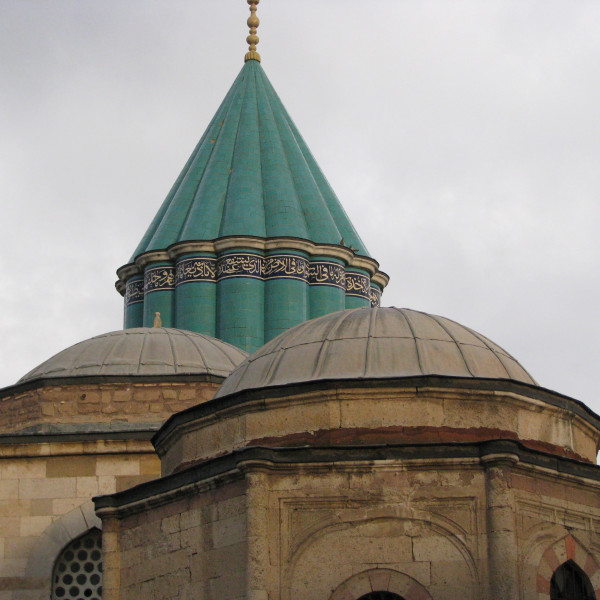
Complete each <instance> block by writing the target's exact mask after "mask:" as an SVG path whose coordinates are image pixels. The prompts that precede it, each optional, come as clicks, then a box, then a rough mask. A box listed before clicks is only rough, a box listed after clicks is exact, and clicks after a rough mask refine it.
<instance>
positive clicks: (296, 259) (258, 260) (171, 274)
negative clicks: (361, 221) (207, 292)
mask: <svg viewBox="0 0 600 600" xmlns="http://www.w3.org/2000/svg"><path fill="white" fill-rule="evenodd" d="M232 277H250V278H254V279H261V280H267V281H268V280H270V279H279V278H284V279H296V280H299V281H304V282H306V283H308V284H310V285H328V286H333V287H337V288H340V289H343V290H344V291H345V293H346V294H347V295H349V296H356V297H359V298H365V299H368V300H369V301H370V303H371V306H379V302H380V298H381V291H380V290H378V289H377V288H374V287H371V282H370V279H369V277H368V275H365V274H363V273H356V272H346V270H345V269H344V267H343V265H341V264H339V263H336V262H332V261H326V260H315V261H309V260H308V259H307V258H305V257H304V256H298V255H294V254H274V255H270V256H267V257H264V256H262V255H261V254H257V253H253V252H237V253H232V254H226V255H224V256H221V257H219V258H213V257H194V258H184V259H182V260H179V261H178V262H177V265H176V267H173V266H169V265H161V266H156V267H149V268H147V269H146V271H145V273H144V279H143V281H142V279H132V280H129V281H128V282H127V285H126V292H125V304H126V306H130V305H132V304H136V303H139V302H143V300H144V294H151V293H152V292H158V291H163V290H173V289H175V287H177V286H180V285H183V284H186V283H193V282H208V283H217V282H219V281H221V280H224V279H229V278H232Z"/></svg>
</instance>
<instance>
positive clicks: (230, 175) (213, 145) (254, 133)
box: [131, 60, 369, 262]
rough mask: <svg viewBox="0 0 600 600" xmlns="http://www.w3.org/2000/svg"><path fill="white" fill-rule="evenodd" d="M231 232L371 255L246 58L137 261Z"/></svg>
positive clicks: (138, 251)
mask: <svg viewBox="0 0 600 600" xmlns="http://www.w3.org/2000/svg"><path fill="white" fill-rule="evenodd" d="M224 236H256V237H260V238H265V237H268V238H271V237H280V236H291V237H297V238H304V239H309V240H311V241H312V242H315V243H318V244H341V245H346V246H348V247H352V248H353V249H354V250H355V251H356V252H357V253H358V254H361V255H363V256H368V255H369V254H368V252H367V249H366V248H365V245H364V244H363V242H362V240H361V239H360V237H359V235H358V233H357V232H356V230H355V229H354V227H353V225H352V223H351V222H350V220H349V219H348V216H347V215H346V213H345V211H344V209H343V208H342V205H341V204H340V202H339V200H338V198H337V196H336V195H335V193H334V191H333V189H332V188H331V186H330V185H329V183H328V182H327V179H326V178H325V175H324V174H323V172H322V171H321V169H320V168H319V166H318V164H317V162H316V161H315V159H314V157H313V156H312V154H311V152H310V150H309V149H308V146H307V145H306V143H305V142H304V140H303V139H302V136H301V135H300V133H299V131H298V130H297V129H296V126H295V125H294V123H293V121H292V119H291V118H290V116H289V114H288V113H287V111H286V109H285V107H284V105H283V103H282V102H281V100H280V99H279V97H278V96H277V93H276V92H275V90H274V89H273V86H272V85H271V83H270V82H269V80H268V78H267V76H266V75H265V72H264V71H263V69H262V67H261V65H260V63H259V62H257V61H255V60H250V61H248V62H246V63H245V65H244V67H243V68H242V70H241V72H240V74H239V76H238V77H237V79H236V80H235V82H234V84H233V86H232V87H231V89H230V90H229V93H228V94H227V96H226V97H225V100H224V101H223V103H222V104H221V106H220V108H219V110H218V111H217V113H216V114H215V116H214V118H213V120H212V121H211V123H210V125H209V127H208V129H207V130H206V132H205V134H204V136H203V137H202V139H201V140H200V142H199V143H198V145H197V146H196V148H195V149H194V151H193V153H192V155H191V156H190V158H189V160H188V162H187V163H186V165H185V167H184V169H183V171H182V172H181V174H180V175H179V177H178V179H177V181H176V182H175V184H174V185H173V188H172V189H171V191H170V193H169V194H168V196H167V198H166V199H165V201H164V203H163V205H162V206H161V208H160V210H159V211H158V213H157V215H156V217H155V218H154V220H153V221H152V224H151V225H150V227H149V229H148V230H147V231H146V234H145V235H144V237H143V239H142V241H141V242H140V244H139V245H138V247H137V249H136V250H135V252H134V253H133V256H132V258H131V261H132V262H133V261H134V260H135V258H136V257H137V256H139V255H140V254H142V253H144V252H148V251H152V250H164V249H165V248H167V247H168V246H170V245H171V244H175V243H177V242H184V241H190V240H213V239H216V238H220V237H224Z"/></svg>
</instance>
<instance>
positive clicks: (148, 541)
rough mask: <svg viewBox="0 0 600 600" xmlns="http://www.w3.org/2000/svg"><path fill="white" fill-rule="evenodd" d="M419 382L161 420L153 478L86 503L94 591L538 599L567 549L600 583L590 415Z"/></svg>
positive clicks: (353, 599) (250, 401)
mask: <svg viewBox="0 0 600 600" xmlns="http://www.w3.org/2000/svg"><path fill="white" fill-rule="evenodd" d="M413 383H414V382H413ZM421 384H422V385H421V386H419V385H416V386H415V387H412V388H410V387H408V386H406V385H404V386H402V385H393V384H392V383H391V382H387V383H381V382H380V383H379V384H378V385H377V386H375V388H374V387H373V386H371V385H367V384H366V383H364V382H363V383H362V384H360V385H358V384H357V382H353V383H352V384H350V383H348V384H347V385H341V384H338V385H336V386H333V385H327V386H323V385H313V386H312V387H310V386H298V387H297V389H290V388H287V389H285V390H282V389H280V390H271V391H270V392H269V393H266V392H265V391H261V392H256V393H250V392H246V393H242V394H240V395H239V396H237V397H235V398H233V397H225V398H217V399H215V400H212V401H211V402H209V403H208V404H206V405H205V406H204V407H195V408H192V409H189V410H188V411H186V412H185V413H183V414H181V415H176V416H174V417H173V418H171V419H170V420H169V421H168V423H167V424H166V425H165V426H164V427H163V428H162V429H161V431H160V433H159V434H158V435H157V436H156V437H155V440H154V441H155V444H156V445H157V447H158V449H159V452H160V454H161V457H162V461H163V473H164V474H165V476H164V477H162V478H161V479H158V480H155V481H153V482H150V483H147V484H144V485H142V486H139V487H138V488H136V489H134V490H128V491H123V492H121V493H117V494H113V495H111V496H108V497H102V498H98V499H97V500H96V503H97V504H96V506H97V512H98V514H99V515H100V517H101V518H102V520H103V523H104V527H105V531H106V530H107V528H110V532H111V540H112V541H111V544H113V545H112V551H113V552H114V556H115V557H118V559H117V558H115V561H114V562H113V563H111V567H110V569H107V571H106V582H107V585H108V583H109V582H110V586H111V587H110V589H106V592H105V593H106V594H107V595H106V596H105V597H106V599H107V600H117V599H122V600H125V599H127V600H129V599H130V598H135V597H136V593H140V590H144V593H143V596H144V597H148V598H152V600H171V599H174V598H178V599H189V600H191V599H192V598H198V597H200V598H205V599H207V600H213V599H214V600H216V599H217V598H219V599H223V598H225V599H227V600H242V599H252V600H320V599H323V598H325V599H330V600H358V599H359V598H362V597H363V596H364V595H366V594H368V593H370V592H372V591H377V592H390V593H394V594H397V595H398V596H400V597H401V598H404V600H424V599H438V598H439V599H441V598H443V599H445V600H463V599H472V600H479V599H481V600H484V599H486V600H496V599H498V598H511V599H513V598H514V599H515V600H516V599H519V600H534V599H535V600H549V599H550V597H551V596H550V580H551V578H552V575H553V573H554V572H555V571H556V569H557V568H558V567H559V566H560V565H562V564H564V563H566V562H568V561H572V562H573V563H575V564H576V565H577V566H578V568H581V569H582V570H583V572H584V573H585V574H586V576H587V577H588V579H589V581H590V582H591V585H592V586H593V588H594V590H595V592H594V593H597V591H598V590H600V572H598V564H600V554H599V552H598V551H599V550H600V545H599V544H600V538H599V537H598V533H599V532H600V495H599V494H598V492H599V491H600V469H598V467H596V466H595V464H594V462H593V459H594V457H595V456H594V455H595V451H596V448H597V444H598V439H599V438H598V432H599V427H598V423H597V420H596V419H597V418H596V416H595V415H593V413H591V412H589V411H586V410H580V409H581V405H579V404H578V403H575V402H574V401H570V400H569V399H566V398H565V397H562V396H560V395H558V394H553V393H551V392H547V391H543V390H541V389H539V388H538V389H534V388H532V387H531V386H526V385H524V384H519V385H517V384H514V383H510V384H508V383H507V382H496V384H495V389H491V388H492V387H494V386H491V385H489V386H488V388H489V389H487V390H485V389H483V388H485V387H486V386H483V385H480V386H479V388H480V389H477V390H474V389H473V390H469V389H465V388H464V382H463V383H459V382H458V381H454V382H446V384H445V385H441V384H440V383H439V382H438V385H437V386H435V387H434V386H432V385H431V384H432V382H431V381H429V382H426V381H422V382H421ZM307 387H308V388H309V389H307ZM461 387H462V389H461ZM405 406H406V408H403V407H405ZM417 409H418V410H417ZM478 409H479V410H478ZM394 423H395V424H396V427H393V424H394ZM398 423H403V426H402V427H398V426H397V424H398ZM426 425H427V427H426ZM445 427H447V428H448V429H447V430H445V429H444V428H445ZM390 428H391V429H390ZM302 432H303V433H302ZM219 448H220V449H221V452H220V453H219V452H218V449H219Z"/></svg>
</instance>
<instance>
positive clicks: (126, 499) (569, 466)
mask: <svg viewBox="0 0 600 600" xmlns="http://www.w3.org/2000/svg"><path fill="white" fill-rule="evenodd" d="M494 456H496V457H497V456H503V457H510V459H511V462H514V463H515V464H516V462H517V461H518V464H519V468H520V469H522V470H523V469H529V470H534V471H539V470H542V471H544V472H547V473H553V474H559V475H560V477H561V478H564V479H566V480H569V481H571V480H585V481H586V482H588V483H589V484H591V485H593V486H594V487H596V488H599V489H600V467H598V466H597V465H591V464H587V463H581V462H578V461H576V460H572V459H569V458H564V457H559V456H555V455H551V454H547V453H545V452H541V451H537V450H532V449H530V448H527V447H526V446H524V445H523V444H521V443H519V442H517V441H514V440H493V441H485V442H478V443H464V444H458V443H456V444H418V445H387V446H344V447H335V448H332V447H327V448H323V447H321V448H317V447H314V448H265V447H251V448H243V449H241V450H235V451H233V452H231V453H229V454H227V455H225V456H221V457H218V458H214V459H211V460H208V461H206V462H203V463H201V464H199V465H195V466H192V467H189V468H187V469H185V470H183V471H179V472H177V473H174V474H172V475H167V476H165V477H161V478H160V479H155V480H153V481H150V482H148V483H143V484H141V485H138V486H136V487H134V488H131V489H129V490H125V491H123V492H118V493H116V494H112V495H109V496H97V497H95V498H94V499H93V500H94V503H95V506H96V512H97V513H98V514H99V515H100V516H101V517H104V518H106V517H117V518H122V517H124V516H127V515H129V514H135V513H137V512H140V511H143V510H147V509H148V508H149V507H153V506H159V505H161V504H165V503H166V502H170V501H172V500H174V499H176V498H181V497H184V496H189V495H191V494H195V493H197V492H198V491H200V490H202V489H210V488H213V487H215V486H216V485H219V484H220V483H227V482H228V481H233V480H237V479H240V478H242V477H243V476H244V474H245V473H247V472H250V471H252V470H259V471H262V472H265V471H274V470H275V471H286V472H290V473H292V472H297V471H298V468H299V466H300V465H301V469H302V472H303V473H305V474H310V473H313V472H314V473H321V472H325V473H327V472H331V470H332V469H337V470H340V471H343V470H352V471H355V470H357V469H359V470H360V469H363V468H366V469H368V470H369V471H373V470H377V469H384V470H390V469H397V468H398V465H399V464H401V465H402V468H403V469H405V468H413V469H418V468H422V467H423V466H427V467H429V468H430V467H432V466H436V467H439V468H444V467H446V468H457V467H458V468H460V467H461V466H463V467H469V468H474V467H475V468H476V467H477V466H478V465H481V468H483V467H484V463H485V461H486V457H494Z"/></svg>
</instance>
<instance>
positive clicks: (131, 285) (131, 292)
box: [125, 278, 144, 306]
mask: <svg viewBox="0 0 600 600" xmlns="http://www.w3.org/2000/svg"><path fill="white" fill-rule="evenodd" d="M143 301H144V280H143V279H141V278H140V279H130V280H129V281H128V282H127V285H126V286H125V306H131V305H132V304H139V303H141V302H143Z"/></svg>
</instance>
